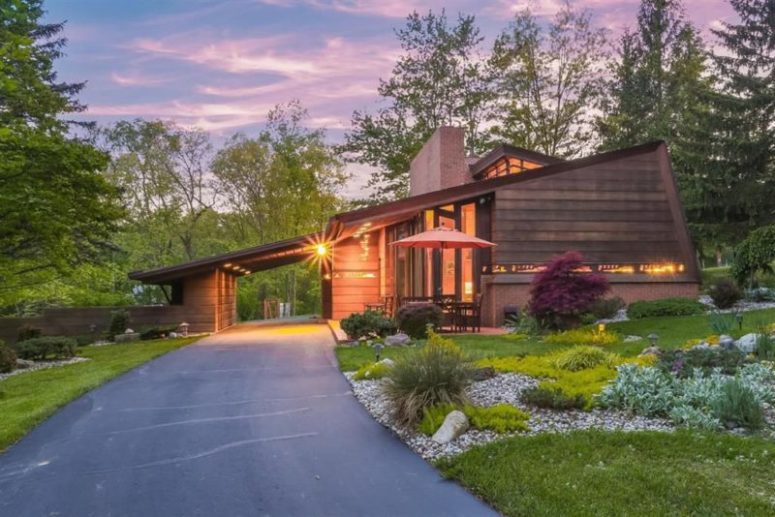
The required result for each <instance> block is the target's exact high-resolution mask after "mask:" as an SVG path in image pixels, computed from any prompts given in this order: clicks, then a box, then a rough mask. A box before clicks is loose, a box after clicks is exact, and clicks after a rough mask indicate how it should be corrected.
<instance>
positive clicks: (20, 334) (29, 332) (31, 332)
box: [16, 324, 43, 342]
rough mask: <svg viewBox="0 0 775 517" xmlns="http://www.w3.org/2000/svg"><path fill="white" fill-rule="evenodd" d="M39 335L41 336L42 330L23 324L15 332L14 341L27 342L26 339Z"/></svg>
mask: <svg viewBox="0 0 775 517" xmlns="http://www.w3.org/2000/svg"><path fill="white" fill-rule="evenodd" d="M41 334H43V330H41V329H39V328H37V327H33V326H32V325H30V324H24V325H22V326H21V327H19V330H18V331H17V332H16V341H17V342H18V341H27V340H28V339H32V338H36V337H40V336H41Z"/></svg>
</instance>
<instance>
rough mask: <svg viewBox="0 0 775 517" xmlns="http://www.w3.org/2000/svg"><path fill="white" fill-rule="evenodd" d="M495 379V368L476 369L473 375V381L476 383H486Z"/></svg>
mask: <svg viewBox="0 0 775 517" xmlns="http://www.w3.org/2000/svg"><path fill="white" fill-rule="evenodd" d="M493 377H495V368H493V367H492V366H485V367H484V368H474V371H473V372H472V373H471V379H473V381H474V382H479V381H486V380H487V379H492V378H493Z"/></svg>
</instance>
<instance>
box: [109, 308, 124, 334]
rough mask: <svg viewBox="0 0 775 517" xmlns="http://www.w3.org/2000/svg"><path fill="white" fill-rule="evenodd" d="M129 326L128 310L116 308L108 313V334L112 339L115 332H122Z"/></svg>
mask: <svg viewBox="0 0 775 517" xmlns="http://www.w3.org/2000/svg"><path fill="white" fill-rule="evenodd" d="M128 328H129V311H127V310H125V309H117V310H115V311H113V312H112V313H111V314H110V324H109V325H108V336H109V337H110V339H113V337H114V336H116V335H117V334H123V333H124V332H125V331H126V329H128Z"/></svg>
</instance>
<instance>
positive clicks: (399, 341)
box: [385, 332, 412, 346]
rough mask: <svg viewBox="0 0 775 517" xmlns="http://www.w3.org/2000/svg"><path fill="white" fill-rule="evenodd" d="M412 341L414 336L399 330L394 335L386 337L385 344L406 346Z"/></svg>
mask: <svg viewBox="0 0 775 517" xmlns="http://www.w3.org/2000/svg"><path fill="white" fill-rule="evenodd" d="M411 341H412V338H410V337H409V336H407V335H406V334H404V333H403V332H399V333H398V334H395V335H393V336H388V337H386V338H385V345H387V346H406V345H408V344H409V343H410V342H411Z"/></svg>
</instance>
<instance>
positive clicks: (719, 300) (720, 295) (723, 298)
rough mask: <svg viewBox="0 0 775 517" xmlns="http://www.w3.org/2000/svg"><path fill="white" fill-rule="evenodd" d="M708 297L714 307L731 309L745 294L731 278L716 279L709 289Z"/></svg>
mask: <svg viewBox="0 0 775 517" xmlns="http://www.w3.org/2000/svg"><path fill="white" fill-rule="evenodd" d="M708 295H709V296H710V298H711V300H713V305H715V306H716V307H718V308H719V309H729V308H730V307H732V306H733V305H734V304H736V303H737V302H738V301H740V299H741V298H742V297H743V292H742V291H741V290H740V288H739V287H737V284H736V283H735V281H734V280H732V279H731V278H724V277H721V278H716V279H715V280H714V281H713V283H712V284H711V285H710V287H708Z"/></svg>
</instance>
